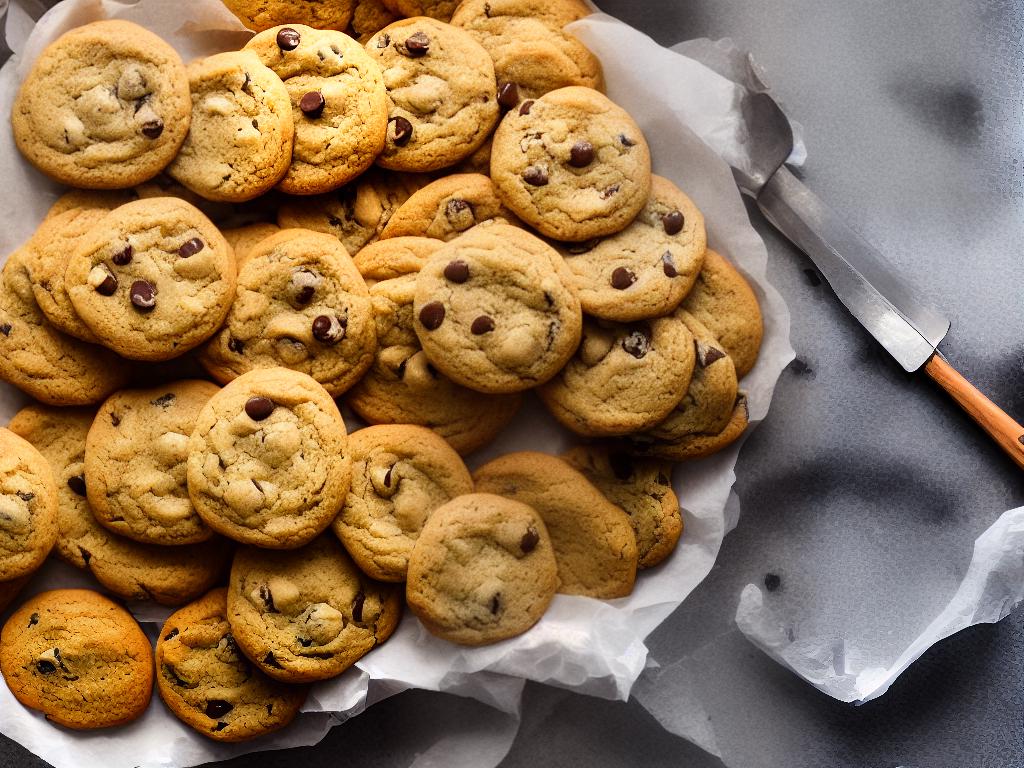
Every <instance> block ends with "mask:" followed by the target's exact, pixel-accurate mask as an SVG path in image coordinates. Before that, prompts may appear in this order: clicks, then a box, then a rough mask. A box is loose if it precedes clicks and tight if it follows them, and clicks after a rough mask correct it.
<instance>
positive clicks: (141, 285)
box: [129, 280, 156, 309]
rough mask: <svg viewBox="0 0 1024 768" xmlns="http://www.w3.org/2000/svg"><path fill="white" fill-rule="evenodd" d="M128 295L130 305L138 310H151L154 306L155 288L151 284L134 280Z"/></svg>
mask: <svg viewBox="0 0 1024 768" xmlns="http://www.w3.org/2000/svg"><path fill="white" fill-rule="evenodd" d="M129 293H130V296H131V299H132V304H133V305H134V306H135V307H137V308H138V309H152V308H153V307H155V306H156V288H155V287H153V284H152V283H149V282H146V281H145V280H136V281H135V282H134V283H132V287H131V291H130V292H129Z"/></svg>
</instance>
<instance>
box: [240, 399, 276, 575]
mask: <svg viewBox="0 0 1024 768" xmlns="http://www.w3.org/2000/svg"><path fill="white" fill-rule="evenodd" d="M274 407H275V406H274V401H273V400H271V399H270V398H269V397H250V398H249V399H248V400H246V402H245V415H246V416H248V417H249V418H250V419H252V420H253V421H263V420H264V419H265V418H267V417H268V416H269V415H270V414H272V413H273V412H274ZM268 594H269V592H268Z"/></svg>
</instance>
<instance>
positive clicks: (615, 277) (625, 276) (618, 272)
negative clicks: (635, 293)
mask: <svg viewBox="0 0 1024 768" xmlns="http://www.w3.org/2000/svg"><path fill="white" fill-rule="evenodd" d="M635 282H636V275H634V274H633V272H632V271H631V270H629V269H626V268H625V267H616V268H615V271H614V272H612V288H615V289H616V290H618V291H624V290H626V289H627V288H629V286H631V285H632V284H633V283H635Z"/></svg>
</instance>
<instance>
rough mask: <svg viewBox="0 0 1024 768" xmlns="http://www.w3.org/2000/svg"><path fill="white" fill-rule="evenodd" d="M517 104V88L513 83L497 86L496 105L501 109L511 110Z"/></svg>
mask: <svg viewBox="0 0 1024 768" xmlns="http://www.w3.org/2000/svg"><path fill="white" fill-rule="evenodd" d="M518 103H519V86H518V85H516V84H515V83H501V84H500V85H499V86H498V105H499V106H500V107H501V108H502V109H512V107H514V106H515V105H516V104H518Z"/></svg>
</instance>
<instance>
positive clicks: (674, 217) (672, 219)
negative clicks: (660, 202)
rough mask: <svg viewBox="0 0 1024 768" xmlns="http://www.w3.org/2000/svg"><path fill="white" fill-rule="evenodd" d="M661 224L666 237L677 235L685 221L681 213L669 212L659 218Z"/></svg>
mask: <svg viewBox="0 0 1024 768" xmlns="http://www.w3.org/2000/svg"><path fill="white" fill-rule="evenodd" d="M661 223H662V226H664V227H665V234H666V235H678V234H679V233H680V232H682V231H683V225H684V224H686V219H685V218H684V217H683V213H682V211H671V212H670V213H666V214H665V215H664V216H662V217H661Z"/></svg>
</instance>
